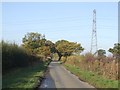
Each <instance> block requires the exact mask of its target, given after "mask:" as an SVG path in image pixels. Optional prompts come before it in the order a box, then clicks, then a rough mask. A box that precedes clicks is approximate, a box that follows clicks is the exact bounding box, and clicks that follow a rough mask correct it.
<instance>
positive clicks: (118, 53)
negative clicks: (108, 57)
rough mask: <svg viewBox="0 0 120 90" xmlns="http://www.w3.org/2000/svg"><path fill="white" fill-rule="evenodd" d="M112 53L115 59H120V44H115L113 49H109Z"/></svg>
mask: <svg viewBox="0 0 120 90" xmlns="http://www.w3.org/2000/svg"><path fill="white" fill-rule="evenodd" d="M108 51H109V52H111V53H112V54H113V55H114V57H116V58H119V57H120V43H115V44H114V47H113V48H109V50H108Z"/></svg>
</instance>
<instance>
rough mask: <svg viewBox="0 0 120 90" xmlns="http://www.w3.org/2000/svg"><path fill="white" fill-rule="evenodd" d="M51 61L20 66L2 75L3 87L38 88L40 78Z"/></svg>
mask: <svg viewBox="0 0 120 90" xmlns="http://www.w3.org/2000/svg"><path fill="white" fill-rule="evenodd" d="M49 62H50V61H46V62H43V63H38V64H36V65H34V66H32V67H26V68H19V69H16V70H14V71H12V72H9V73H7V74H6V75H4V76H3V77H2V79H3V80H2V88H3V89H5V88H23V89H24V88H31V89H34V88H36V86H37V85H38V80H39V78H40V77H43V76H44V73H45V70H46V69H47V66H48V64H49Z"/></svg>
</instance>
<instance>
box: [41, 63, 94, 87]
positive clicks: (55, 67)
mask: <svg viewBox="0 0 120 90" xmlns="http://www.w3.org/2000/svg"><path fill="white" fill-rule="evenodd" d="M39 88H94V87H93V86H91V85H89V84H88V83H86V82H83V81H81V80H79V79H78V77H76V76H75V75H73V74H71V73H70V72H69V71H68V70H66V69H65V68H64V67H63V66H62V65H61V64H59V62H54V61H53V62H51V63H50V65H49V70H48V72H47V74H46V76H45V79H44V80H43V82H42V84H41V86H40V87H39Z"/></svg>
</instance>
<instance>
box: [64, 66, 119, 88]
mask: <svg viewBox="0 0 120 90" xmlns="http://www.w3.org/2000/svg"><path fill="white" fill-rule="evenodd" d="M64 66H65V67H66V69H68V70H69V71H71V73H73V74H75V75H76V76H78V77H79V78H80V79H81V80H83V81H86V82H88V83H89V84H91V85H93V86H94V87H96V88H118V81H117V80H110V79H107V78H105V77H103V76H101V75H98V74H96V73H93V72H90V71H82V70H80V68H78V67H76V66H73V65H69V64H65V65H64Z"/></svg>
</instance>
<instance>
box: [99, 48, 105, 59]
mask: <svg viewBox="0 0 120 90" xmlns="http://www.w3.org/2000/svg"><path fill="white" fill-rule="evenodd" d="M97 53H98V59H99V60H101V59H103V58H104V57H105V54H106V51H105V50H103V49H99V50H98V51H97Z"/></svg>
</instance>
